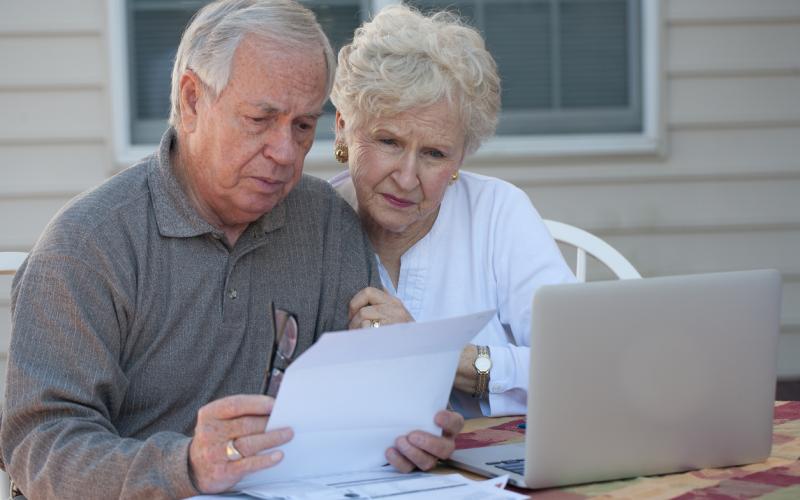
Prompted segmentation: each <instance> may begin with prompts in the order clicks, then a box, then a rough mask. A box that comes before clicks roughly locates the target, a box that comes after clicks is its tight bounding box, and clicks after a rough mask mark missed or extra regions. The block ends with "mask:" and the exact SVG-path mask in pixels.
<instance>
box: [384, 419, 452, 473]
mask: <svg viewBox="0 0 800 500" xmlns="http://www.w3.org/2000/svg"><path fill="white" fill-rule="evenodd" d="M434 422H436V425H438V426H439V427H441V428H442V435H441V436H434V435H433V434H430V433H427V432H423V431H413V432H411V433H409V434H408V435H407V436H401V437H399V438H397V440H396V441H395V442H394V446H393V447H392V448H389V449H388V450H386V459H387V460H389V463H390V464H392V465H393V466H394V467H395V468H396V469H397V470H399V471H402V472H410V471H412V470H414V468H419V469H422V470H431V469H433V468H434V467H436V463H437V462H438V461H439V460H440V459H442V460H443V459H445V458H449V457H450V455H451V454H452V453H453V450H455V449H456V436H457V435H458V433H459V432H461V429H462V428H463V427H464V417H462V416H461V415H459V414H458V413H455V412H452V411H447V410H442V411H440V412H439V413H437V414H436V417H435V418H434Z"/></svg>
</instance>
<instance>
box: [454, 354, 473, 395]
mask: <svg viewBox="0 0 800 500" xmlns="http://www.w3.org/2000/svg"><path fill="white" fill-rule="evenodd" d="M477 357H478V348H477V347H475V345H474V344H467V346H466V347H465V348H464V349H463V350H462V351H461V357H460V358H459V360H458V370H456V380H455V382H453V387H454V388H456V389H457V390H459V391H462V392H466V393H467V394H473V393H474V392H475V388H476V387H477V386H478V372H476V371H475V359H477Z"/></svg>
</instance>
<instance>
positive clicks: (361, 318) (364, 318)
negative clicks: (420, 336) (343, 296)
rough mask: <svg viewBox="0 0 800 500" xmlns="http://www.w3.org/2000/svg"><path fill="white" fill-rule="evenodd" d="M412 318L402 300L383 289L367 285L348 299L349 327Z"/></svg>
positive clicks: (381, 323) (367, 325)
mask: <svg viewBox="0 0 800 500" xmlns="http://www.w3.org/2000/svg"><path fill="white" fill-rule="evenodd" d="M411 321H414V318H413V317H412V316H411V314H410V313H409V312H408V311H407V310H406V308H405V306H403V302H401V301H400V299H398V298H397V297H393V296H391V295H389V294H388V293H386V292H384V291H383V290H378V289H377V288H373V287H367V288H365V289H363V290H361V291H360V292H358V293H357V294H355V295H354V296H353V298H352V300H350V325H349V327H350V329H351V330H352V329H355V328H368V327H370V326H380V325H390V324H392V323H408V322H411Z"/></svg>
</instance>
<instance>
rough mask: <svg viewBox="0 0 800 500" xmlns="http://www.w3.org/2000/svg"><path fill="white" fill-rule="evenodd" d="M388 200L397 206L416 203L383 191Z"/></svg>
mask: <svg viewBox="0 0 800 500" xmlns="http://www.w3.org/2000/svg"><path fill="white" fill-rule="evenodd" d="M381 194H382V195H383V197H384V199H385V200H386V201H388V202H389V204H390V205H392V206H394V207H397V208H406V207H410V206H411V205H413V204H414V202H413V201H409V200H406V199H403V198H398V197H396V196H392V195H390V194H386V193H381Z"/></svg>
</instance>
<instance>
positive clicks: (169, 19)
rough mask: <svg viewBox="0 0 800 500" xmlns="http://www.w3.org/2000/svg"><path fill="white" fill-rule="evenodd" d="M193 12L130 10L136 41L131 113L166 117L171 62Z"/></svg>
mask: <svg viewBox="0 0 800 500" xmlns="http://www.w3.org/2000/svg"><path fill="white" fill-rule="evenodd" d="M192 14H193V12H192V11H188V12H187V11H184V10H158V11H140V12H134V13H133V19H132V20H131V31H132V36H133V39H134V40H135V41H136V42H135V43H134V44H133V46H132V51H131V52H132V56H133V74H134V79H133V83H134V85H133V89H132V90H133V100H134V101H133V102H135V103H136V105H135V107H134V111H135V113H134V114H135V117H136V118H142V119H153V118H166V117H167V116H168V114H169V92H170V77H171V72H172V64H173V63H174V61H175V52H176V50H177V48H178V43H179V42H180V35H181V31H182V30H183V28H184V27H185V26H186V24H187V23H188V22H189V19H191V17H192Z"/></svg>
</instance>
